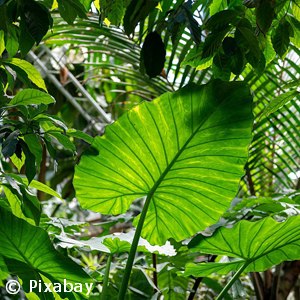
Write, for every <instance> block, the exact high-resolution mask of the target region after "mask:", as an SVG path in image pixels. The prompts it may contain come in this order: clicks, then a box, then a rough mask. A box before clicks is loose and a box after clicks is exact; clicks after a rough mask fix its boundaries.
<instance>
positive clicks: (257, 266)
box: [184, 216, 300, 277]
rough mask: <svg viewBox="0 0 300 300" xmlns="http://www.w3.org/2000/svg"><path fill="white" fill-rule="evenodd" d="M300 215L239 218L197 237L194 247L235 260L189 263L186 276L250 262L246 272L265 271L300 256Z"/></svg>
mask: <svg viewBox="0 0 300 300" xmlns="http://www.w3.org/2000/svg"><path fill="white" fill-rule="evenodd" d="M299 226H300V216H293V217H290V218H289V219H287V221H285V222H281V223H278V222H276V221H275V220H274V219H272V218H271V217H268V218H265V219H262V220H260V221H257V222H249V221H245V220H243V221H240V222H239V223H237V224H236V225H234V226H233V227H232V228H224V227H222V228H220V229H218V230H217V231H216V232H215V233H214V234H213V236H211V237H203V236H197V237H195V238H194V239H193V240H192V241H191V242H190V244H189V247H190V248H191V250H192V251H201V253H208V254H216V255H226V256H229V257H234V258H236V260H234V261H231V262H228V263H202V264H194V263H189V264H187V265H186V270H185V272H184V275H185V276H189V275H193V276H196V277H202V276H208V275H209V274H211V273H213V272H217V273H219V274H228V273H229V272H230V271H237V270H238V269H239V268H240V267H241V266H243V265H248V266H247V268H246V269H245V272H262V271H265V270H267V269H269V268H271V267H272V266H274V265H277V264H280V263H281V262H283V261H286V260H298V259H300V235H299Z"/></svg>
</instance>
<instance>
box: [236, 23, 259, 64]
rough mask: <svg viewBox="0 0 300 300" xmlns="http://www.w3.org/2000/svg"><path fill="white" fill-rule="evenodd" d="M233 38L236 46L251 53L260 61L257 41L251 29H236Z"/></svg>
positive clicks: (241, 27)
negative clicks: (236, 43) (238, 45)
mask: <svg viewBox="0 0 300 300" xmlns="http://www.w3.org/2000/svg"><path fill="white" fill-rule="evenodd" d="M235 38H236V41H237V42H238V44H240V45H241V46H242V47H243V48H244V49H245V50H249V51H251V52H252V54H253V56H254V57H256V58H257V59H260V56H261V50H260V48H259V43H258V39H257V37H256V36H255V34H254V32H253V31H252V30H251V29H249V28H247V27H243V26H239V27H237V29H236V32H235Z"/></svg>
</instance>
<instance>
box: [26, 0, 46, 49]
mask: <svg viewBox="0 0 300 300" xmlns="http://www.w3.org/2000/svg"><path fill="white" fill-rule="evenodd" d="M22 8H23V11H22V13H21V18H22V19H24V22H25V24H26V27H27V28H28V32H29V33H30V35H31V36H32V38H33V39H34V40H35V42H36V43H37V44H39V43H40V41H41V40H42V38H43V37H44V36H45V35H46V33H47V31H48V29H49V27H50V19H51V16H50V14H49V12H48V10H47V8H46V7H45V6H43V5H42V4H40V3H38V2H36V1H33V0H26V1H25V2H24V4H23V6H22Z"/></svg>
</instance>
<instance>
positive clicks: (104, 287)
mask: <svg viewBox="0 0 300 300" xmlns="http://www.w3.org/2000/svg"><path fill="white" fill-rule="evenodd" d="M111 260H112V254H109V255H108V258H107V262H106V269H105V274H104V279H103V288H102V295H101V299H102V300H105V299H106V294H107V288H108V279H109V271H110V265H111Z"/></svg>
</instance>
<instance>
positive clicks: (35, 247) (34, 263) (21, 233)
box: [0, 209, 92, 300]
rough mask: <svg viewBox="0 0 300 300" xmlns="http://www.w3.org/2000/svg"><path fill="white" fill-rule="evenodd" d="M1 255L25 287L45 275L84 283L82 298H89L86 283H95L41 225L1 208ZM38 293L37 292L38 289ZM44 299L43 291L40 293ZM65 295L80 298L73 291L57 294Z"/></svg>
mask: <svg viewBox="0 0 300 300" xmlns="http://www.w3.org/2000/svg"><path fill="white" fill-rule="evenodd" d="M0 219H1V224H2V226H1V227H0V244H1V245H2V247H0V254H1V255H2V256H3V257H4V261H5V263H6V265H7V267H8V270H9V271H10V272H12V273H14V274H16V275H18V276H19V277H20V278H21V279H22V281H23V284H22V286H23V288H24V290H25V291H26V292H28V291H29V281H30V280H32V279H40V278H41V277H40V275H41V274H42V275H43V276H45V277H46V278H48V279H49V280H50V281H51V282H60V283H63V281H64V279H66V280H67V282H69V283H73V284H74V283H82V284H83V292H82V294H81V295H82V297H86V292H87V290H86V288H85V283H92V280H91V278H90V277H89V276H88V275H87V274H86V273H85V272H84V271H83V270H82V269H81V267H79V266H78V265H77V264H76V263H75V262H73V261H72V260H71V259H70V258H68V257H65V256H62V255H61V254H60V253H58V252H57V251H56V250H55V249H54V247H53V245H52V243H51V241H50V239H49V236H48V234H47V232H46V231H44V230H43V229H42V228H39V227H35V226H33V225H30V224H28V223H27V222H25V221H24V220H22V219H19V218H16V217H15V216H14V215H12V214H11V213H9V212H8V211H5V210H3V209H0ZM35 292H36V293H38V291H36V290H35ZM38 294H39V296H40V299H44V297H45V294H44V293H43V292H41V293H38ZM58 294H60V295H61V296H63V298H65V297H67V298H68V299H70V300H71V299H72V300H73V299H77V296H76V295H75V294H74V293H64V292H63V291H62V292H61V293H58Z"/></svg>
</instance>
